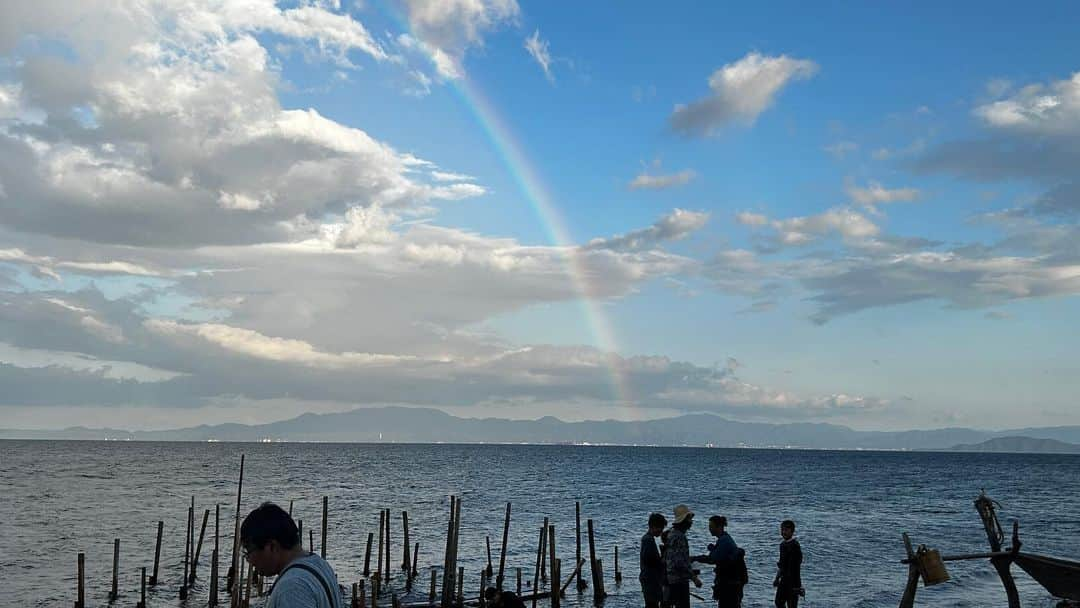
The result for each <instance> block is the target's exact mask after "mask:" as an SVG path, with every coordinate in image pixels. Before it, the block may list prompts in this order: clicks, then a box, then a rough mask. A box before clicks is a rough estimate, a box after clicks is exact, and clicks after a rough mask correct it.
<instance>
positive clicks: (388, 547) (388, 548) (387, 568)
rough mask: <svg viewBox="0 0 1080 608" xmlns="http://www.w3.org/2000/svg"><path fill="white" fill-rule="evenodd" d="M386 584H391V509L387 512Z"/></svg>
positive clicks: (384, 568) (384, 573)
mask: <svg viewBox="0 0 1080 608" xmlns="http://www.w3.org/2000/svg"><path fill="white" fill-rule="evenodd" d="M383 576H385V577H386V584H387V585H389V584H390V509H387V510H386V565H385V567H383Z"/></svg>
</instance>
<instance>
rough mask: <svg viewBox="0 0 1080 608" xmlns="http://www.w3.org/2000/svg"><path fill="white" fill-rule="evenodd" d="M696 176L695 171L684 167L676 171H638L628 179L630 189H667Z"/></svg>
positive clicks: (683, 184)
mask: <svg viewBox="0 0 1080 608" xmlns="http://www.w3.org/2000/svg"><path fill="white" fill-rule="evenodd" d="M696 177H697V172H695V171H693V170H692V169H684V170H682V171H678V172H676V173H668V174H660V175H655V174H650V173H649V172H647V171H643V172H641V173H639V174H638V175H637V176H635V177H634V179H632V180H630V184H629V186H630V189H631V190H667V189H669V188H677V187H679V186H685V185H686V184H689V183H690V182H691V181H693V180H694V178H696Z"/></svg>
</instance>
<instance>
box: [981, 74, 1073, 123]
mask: <svg viewBox="0 0 1080 608" xmlns="http://www.w3.org/2000/svg"><path fill="white" fill-rule="evenodd" d="M1002 92H1004V91H1002ZM974 112H975V115H976V116H977V117H979V118H980V119H982V120H983V122H985V123H986V124H987V125H988V126H990V127H993V128H995V129H1002V130H1010V131H1017V132H1021V133H1030V134H1042V135H1066V134H1071V135H1077V134H1080V72H1076V73H1074V74H1073V75H1072V77H1071V78H1069V79H1067V80H1058V81H1055V82H1051V83H1049V84H1046V85H1044V84H1032V85H1028V86H1026V87H1023V88H1022V89H1020V90H1019V91H1017V92H1016V93H1014V94H1013V95H1012V96H1011V97H1008V98H1006V99H1001V100H999V101H994V102H990V103H987V104H984V105H981V106H978V107H976V108H975V110H974Z"/></svg>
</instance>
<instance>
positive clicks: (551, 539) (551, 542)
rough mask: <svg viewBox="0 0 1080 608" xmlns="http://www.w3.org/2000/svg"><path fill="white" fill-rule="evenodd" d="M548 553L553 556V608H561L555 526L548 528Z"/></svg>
mask: <svg viewBox="0 0 1080 608" xmlns="http://www.w3.org/2000/svg"><path fill="white" fill-rule="evenodd" d="M548 551H549V553H550V555H551V559H550V562H551V564H550V565H551V608H559V603H560V602H559V571H558V563H556V561H555V526H554V525H550V526H548Z"/></svg>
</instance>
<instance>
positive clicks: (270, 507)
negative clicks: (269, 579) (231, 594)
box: [240, 502, 303, 576]
mask: <svg viewBox="0 0 1080 608" xmlns="http://www.w3.org/2000/svg"><path fill="white" fill-rule="evenodd" d="M240 546H241V548H242V549H243V551H244V557H245V558H247V560H248V563H249V564H251V566H252V567H253V568H255V571H256V572H258V573H259V574H261V575H263V576H272V575H276V574H277V573H279V572H281V570H282V569H283V568H284V567H285V566H287V565H289V562H291V561H292V560H293V559H294V558H295V557H296V553H297V552H299V551H302V550H303V545H301V544H300V533H299V532H298V531H297V529H296V523H295V522H293V519H292V517H289V514H288V513H286V512H285V510H284V509H282V508H281V507H279V506H277V505H275V504H274V503H271V502H264V503H263V504H261V505H259V506H258V507H257V508H256V509H255V510H254V511H252V512H251V513H248V516H247V517H245V518H244V523H242V524H240Z"/></svg>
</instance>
